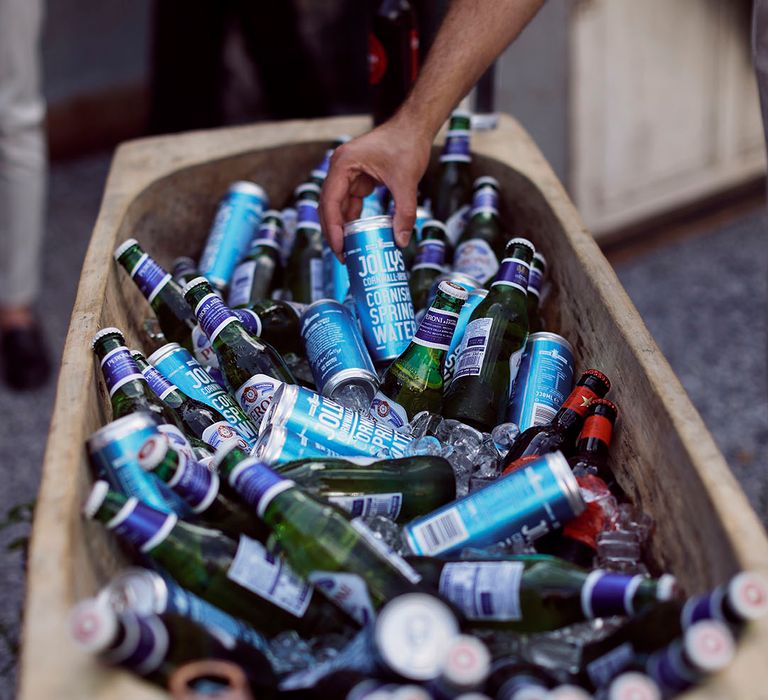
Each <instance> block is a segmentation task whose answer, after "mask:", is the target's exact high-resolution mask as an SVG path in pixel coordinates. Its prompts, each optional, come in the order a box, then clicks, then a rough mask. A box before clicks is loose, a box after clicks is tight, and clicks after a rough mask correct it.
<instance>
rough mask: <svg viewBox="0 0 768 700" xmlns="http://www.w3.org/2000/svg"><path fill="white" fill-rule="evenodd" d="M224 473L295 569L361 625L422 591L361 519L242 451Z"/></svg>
mask: <svg viewBox="0 0 768 700" xmlns="http://www.w3.org/2000/svg"><path fill="white" fill-rule="evenodd" d="M218 467H219V473H220V475H221V478H222V479H225V480H228V481H229V484H230V486H231V487H232V488H233V489H234V490H235V491H237V493H238V494H239V495H240V497H241V498H242V499H243V501H244V502H245V504H246V505H247V506H249V507H250V508H251V509H252V510H253V511H254V512H255V513H256V514H257V515H258V516H259V517H260V518H261V519H262V520H263V521H264V522H265V523H266V525H267V527H269V528H270V530H271V531H272V534H273V535H274V538H275V540H276V542H277V544H278V545H279V546H280V548H281V552H282V553H283V555H284V556H285V557H286V559H287V560H288V561H289V562H290V563H291V565H292V566H293V568H294V569H295V570H296V571H297V572H298V573H299V574H300V575H303V576H306V577H307V578H308V580H309V581H310V582H311V583H313V584H314V585H315V587H316V588H317V589H318V590H320V591H321V592H322V593H324V594H325V595H326V596H327V597H328V598H330V599H331V600H332V601H333V602H334V603H336V605H338V606H340V607H341V608H342V609H344V610H346V611H347V612H348V613H349V614H350V615H351V616H352V617H353V618H354V619H356V620H357V621H358V622H359V623H361V624H366V623H367V622H368V621H370V620H371V619H372V618H373V615H374V610H375V609H376V608H379V607H381V606H382V605H384V603H386V602H387V601H388V600H390V599H391V598H394V597H395V596H396V595H399V594H400V593H406V592H409V591H413V590H416V588H417V586H416V584H417V583H418V581H419V578H420V577H419V575H418V574H417V573H416V572H415V571H414V570H413V569H412V568H411V567H410V566H409V565H408V564H407V563H406V562H405V560H404V559H403V558H402V557H401V556H400V555H398V554H396V553H395V552H394V551H392V550H390V549H389V548H388V547H387V546H386V545H384V543H383V542H382V541H381V540H379V539H377V538H376V536H375V535H374V534H373V533H372V532H371V531H370V529H369V528H368V526H367V525H365V523H364V522H363V521H362V520H361V519H360V518H353V517H351V516H350V515H349V514H348V513H346V512H345V511H343V510H341V509H340V508H338V507H337V506H334V505H332V504H330V503H327V502H325V501H321V500H318V499H316V498H314V497H313V496H311V495H309V494H308V493H306V492H305V491H303V490H302V489H300V488H298V487H297V486H296V484H295V482H293V481H291V480H290V479H286V478H283V477H282V476H281V475H279V474H277V473H276V472H274V471H273V470H272V469H270V468H269V467H267V466H266V465H265V464H263V463H262V462H258V461H256V460H255V459H252V458H246V457H245V456H244V455H243V453H242V452H241V451H240V450H237V449H234V450H231V451H230V452H229V453H227V454H226V455H225V456H224V457H223V459H222V460H221V461H220V463H219V465H218ZM350 589H351V590H352V591H353V592H352V593H351V594H350Z"/></svg>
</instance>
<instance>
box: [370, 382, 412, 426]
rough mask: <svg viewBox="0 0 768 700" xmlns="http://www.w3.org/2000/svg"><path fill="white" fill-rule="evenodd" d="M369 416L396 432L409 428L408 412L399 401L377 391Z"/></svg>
mask: <svg viewBox="0 0 768 700" xmlns="http://www.w3.org/2000/svg"><path fill="white" fill-rule="evenodd" d="M368 415H369V416H370V417H371V418H373V420H375V421H376V422H377V423H383V424H384V425H386V426H388V427H390V428H393V429H394V430H403V429H405V428H406V427H408V422H409V421H408V413H407V411H406V410H405V409H404V408H403V407H402V406H401V405H400V404H399V403H398V402H397V401H395V400H394V399H390V398H389V396H386V395H384V394H382V393H381V392H380V391H377V392H376V395H375V396H374V397H373V401H371V406H370V408H369V409H368Z"/></svg>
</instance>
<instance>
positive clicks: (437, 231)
mask: <svg viewBox="0 0 768 700" xmlns="http://www.w3.org/2000/svg"><path fill="white" fill-rule="evenodd" d="M445 243H446V233H445V224H443V223H442V222H440V221H437V220H436V219H430V220H429V221H426V222H425V223H424V227H423V228H422V229H421V241H420V242H419V245H418V248H417V249H416V258H415V259H414V261H413V267H412V268H411V275H410V277H409V278H408V287H409V288H410V290H411V300H412V301H413V308H414V310H415V311H416V312H417V313H418V312H419V311H421V310H422V309H423V308H425V307H426V305H427V301H428V300H429V292H430V290H431V289H432V284H433V283H434V281H435V279H437V278H438V277H439V276H440V275H442V274H443V273H444V272H445V255H446V251H445Z"/></svg>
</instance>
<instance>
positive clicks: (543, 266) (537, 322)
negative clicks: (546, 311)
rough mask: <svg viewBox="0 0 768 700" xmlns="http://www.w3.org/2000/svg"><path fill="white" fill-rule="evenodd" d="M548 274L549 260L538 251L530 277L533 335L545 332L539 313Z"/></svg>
mask: <svg viewBox="0 0 768 700" xmlns="http://www.w3.org/2000/svg"><path fill="white" fill-rule="evenodd" d="M546 274H547V259H546V258H545V257H544V256H543V255H542V254H541V253H539V252H538V251H536V252H535V253H534V255H533V260H532V261H531V273H530V275H529V276H528V329H529V331H530V332H531V333H538V332H539V331H543V330H544V324H543V323H542V320H541V314H540V313H539V304H540V302H541V289H542V287H543V286H544V277H545V276H546Z"/></svg>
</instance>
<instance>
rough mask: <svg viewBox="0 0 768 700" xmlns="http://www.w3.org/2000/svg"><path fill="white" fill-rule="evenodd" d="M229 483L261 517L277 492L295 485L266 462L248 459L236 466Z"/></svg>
mask: <svg viewBox="0 0 768 700" xmlns="http://www.w3.org/2000/svg"><path fill="white" fill-rule="evenodd" d="M229 484H230V486H232V488H233V489H235V491H237V492H238V493H239V494H240V496H241V497H242V499H243V501H245V503H246V504H248V505H249V506H250V507H251V508H253V509H254V510H255V511H256V512H257V513H258V514H259V517H261V516H262V515H263V513H264V511H265V510H266V508H267V506H268V505H269V503H270V502H271V501H272V499H273V498H274V497H275V496H277V494H279V493H282V492H283V491H285V490H286V489H289V488H291V487H293V486H294V482H293V481H289V480H288V479H284V478H283V477H282V476H280V475H279V474H276V473H275V472H273V471H272V470H271V469H270V468H269V467H268V466H267V465H266V464H264V463H262V462H257V461H256V460H255V459H248V460H245V461H243V462H241V463H240V464H238V465H237V467H235V469H234V470H233V471H232V473H231V474H230V476H229Z"/></svg>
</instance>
